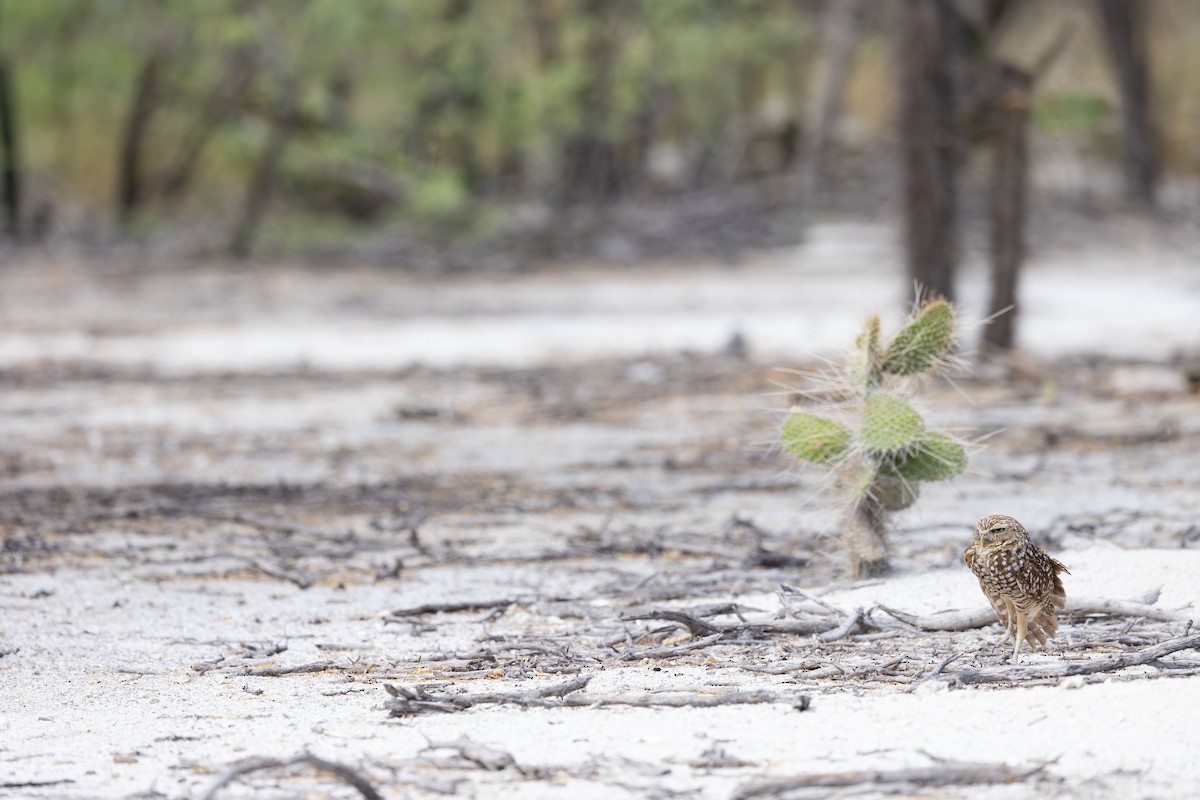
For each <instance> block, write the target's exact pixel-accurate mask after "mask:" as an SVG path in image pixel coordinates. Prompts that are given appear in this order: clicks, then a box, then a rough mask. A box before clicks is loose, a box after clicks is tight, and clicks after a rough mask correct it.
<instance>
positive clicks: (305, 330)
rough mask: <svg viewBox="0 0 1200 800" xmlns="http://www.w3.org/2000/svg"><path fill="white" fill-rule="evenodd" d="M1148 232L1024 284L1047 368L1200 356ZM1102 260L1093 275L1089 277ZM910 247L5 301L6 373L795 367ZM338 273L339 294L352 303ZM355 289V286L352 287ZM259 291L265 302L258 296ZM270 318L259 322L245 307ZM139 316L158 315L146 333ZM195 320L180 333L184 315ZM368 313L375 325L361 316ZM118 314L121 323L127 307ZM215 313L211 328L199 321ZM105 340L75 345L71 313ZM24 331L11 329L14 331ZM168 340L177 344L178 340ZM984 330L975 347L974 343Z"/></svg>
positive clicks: (823, 240) (888, 236) (853, 233)
mask: <svg viewBox="0 0 1200 800" xmlns="http://www.w3.org/2000/svg"><path fill="white" fill-rule="evenodd" d="M1152 236H1153V233H1152V232H1146V231H1140V232H1139V233H1138V234H1137V235H1135V236H1133V237H1132V241H1129V242H1125V243H1123V246H1122V248H1121V249H1119V250H1117V251H1112V250H1111V249H1102V248H1092V249H1090V250H1087V251H1084V252H1080V251H1078V250H1074V249H1071V250H1058V251H1053V252H1049V253H1035V254H1034V255H1033V257H1032V258H1031V261H1030V263H1029V265H1028V266H1027V268H1026V270H1025V274H1024V276H1023V279H1022V286H1021V297H1022V303H1023V308H1022V317H1021V324H1020V326H1019V332H1020V333H1019V336H1020V340H1019V344H1020V346H1021V347H1022V348H1023V349H1026V350H1028V351H1030V352H1032V353H1034V354H1035V355H1038V356H1044V357H1055V356H1062V355H1067V354H1073V353H1103V354H1106V355H1110V356H1119V357H1137V358H1142V359H1147V358H1149V359H1165V358H1168V357H1170V356H1172V355H1175V354H1178V353H1181V352H1189V351H1190V352H1194V351H1196V350H1197V349H1200V324H1198V323H1197V322H1196V310H1197V308H1198V307H1200V272H1198V271H1197V269H1196V258H1197V255H1198V253H1197V251H1196V249H1195V248H1194V247H1192V248H1179V247H1173V246H1170V245H1169V244H1164V243H1162V242H1158V241H1155V240H1154V239H1153V238H1148V237H1152ZM1082 263H1086V270H1085V271H1084V270H1083V269H1082V268H1081V264H1082ZM895 264H896V243H895V235H894V232H893V231H892V230H891V229H889V228H887V227H884V226H880V225H827V226H823V227H817V228H815V229H814V231H813V233H812V236H810V238H809V240H808V241H807V242H806V244H805V245H804V246H802V247H800V248H798V249H796V250H794V251H790V252H788V251H785V252H779V253H773V254H769V255H765V256H762V257H760V258H758V259H756V260H754V261H753V262H751V263H747V264H741V265H737V266H732V267H730V266H718V265H714V264H680V265H676V266H675V267H674V268H667V269H661V268H660V269H654V270H649V271H645V272H643V271H636V270H628V271H626V272H623V273H617V274H613V273H612V272H611V271H597V270H587V269H581V270H577V271H574V272H570V273H566V274H564V273H548V274H544V275H538V276H527V277H523V278H513V277H511V276H500V277H486V276H485V277H475V278H467V279H464V280H449V281H437V282H432V283H431V282H429V281H422V280H420V279H414V278H409V277H404V276H397V277H395V278H394V281H393V282H391V286H390V287H388V288H387V289H386V290H385V291H384V292H383V294H382V296H379V297H370V296H368V297H360V296H348V297H346V298H345V306H346V307H345V308H343V309H341V310H340V313H336V314H330V313H329V309H328V307H327V306H326V307H320V306H318V307H315V308H314V307H311V306H309V305H306V303H305V301H304V300H303V298H302V297H300V296H298V295H297V293H296V290H295V288H294V287H292V286H290V285H289V284H288V283H287V281H286V280H283V279H275V280H273V281H268V282H267V283H266V285H265V286H264V285H259V284H258V283H255V282H254V281H252V280H249V279H243V280H242V282H241V283H236V282H235V283H234V284H233V287H232V289H233V294H234V300H232V301H231V300H230V299H229V296H228V294H227V292H229V291H230V289H231V287H230V286H228V285H225V284H223V283H221V282H220V281H219V280H217V279H213V280H212V281H210V282H209V283H211V284H212V285H211V286H210V285H209V283H205V282H203V277H204V276H203V275H201V276H198V277H196V278H195V279H193V280H190V281H188V282H187V283H186V284H184V285H182V286H180V285H178V284H177V283H176V282H175V281H173V280H171V279H163V280H161V281H159V282H158V283H157V284H154V283H153V282H152V286H153V287H154V288H153V289H151V290H144V293H143V294H141V295H130V296H128V297H126V298H123V294H124V293H127V292H128V289H127V286H126V283H125V282H124V281H121V280H115V279H109V280H108V281H107V282H106V280H105V277H104V275H103V274H100V275H97V276H94V277H93V278H92V279H91V280H93V281H94V285H93V286H92V290H93V291H94V293H95V296H96V299H95V302H94V304H82V305H80V306H77V307H72V308H70V309H63V308H52V307H51V308H48V307H44V306H38V305H37V304H33V305H30V304H29V303H23V304H18V303H15V302H13V301H11V300H10V301H9V302H7V303H5V301H4V299H3V298H2V297H0V309H2V310H3V311H4V317H5V319H6V320H7V322H6V323H0V366H15V365H21V364H30V363H36V362H39V361H42V360H47V359H49V360H86V361H88V362H92V363H98V364H108V365H117V366H149V367H152V368H154V369H155V370H157V371H160V372H163V373H165V374H172V373H192V372H196V371H201V372H222V373H228V372H254V371H259V370H270V369H280V368H291V367H295V366H297V365H311V366H313V367H317V368H322V369H335V370H353V369H399V368H403V367H406V366H409V365H412V364H425V365H427V366H433V367H453V366H455V365H462V364H474V365H497V366H507V367H522V366H531V365H535V364H540V363H545V362H547V361H550V360H556V361H564V360H565V361H586V360H588V359H592V358H600V357H639V356H643V355H655V354H658V355H661V354H664V353H673V352H677V351H679V350H686V349H691V350H694V351H698V352H712V351H714V350H717V349H719V348H720V347H721V346H722V345H723V344H724V343H726V342H727V341H728V340H729V339H730V337H731V336H732V335H733V334H735V333H741V334H742V335H743V336H745V337H746V338H747V339H748V341H749V343H750V345H751V346H752V347H753V348H754V352H755V354H756V355H757V356H758V357H760V358H764V359H768V360H769V359H771V358H778V359H779V360H780V363H788V362H794V361H797V360H806V359H808V358H810V357H811V356H812V355H813V354H814V353H823V352H828V351H829V350H830V349H831V347H834V346H837V345H840V344H841V343H844V342H846V341H849V340H852V338H853V336H854V334H855V333H856V331H857V329H858V328H859V326H861V320H862V318H863V317H864V316H865V315H866V313H868V312H869V311H871V310H875V311H883V312H885V316H889V317H894V316H895V315H894V314H891V313H890V312H893V311H894V310H895V308H896V306H897V304H898V301H899V294H900V293H899V291H898V286H897V281H896V280H895ZM338 274H339V273H338V271H332V272H331V273H330V276H329V277H327V278H326V279H325V280H328V281H331V282H332V283H331V285H330V286H328V291H329V292H330V293H331V294H334V295H336V293H337V292H338V289H337V287H336V280H337V276H338ZM80 275H81V270H79V269H78V268H70V270H69V271H68V272H67V273H65V274H64V273H62V272H59V271H57V270H55V269H54V268H52V267H48V266H46V265H44V264H39V265H38V266H37V267H36V268H35V269H29V270H19V271H17V272H16V274H14V275H10V276H8V277H6V278H5V279H4V280H5V281H6V282H8V283H9V284H10V285H12V286H13V288H14V289H15V291H14V292H10V294H13V295H16V296H18V297H27V296H29V295H30V294H34V295H35V296H36V292H37V291H38V290H39V289H41V290H45V291H50V290H52V288H53V287H54V286H55V285H56V284H57V283H59V282H61V281H64V280H79V279H80ZM985 280H986V279H985V275H984V273H983V270H982V268H981V265H979V264H974V263H972V264H968V265H967V268H965V269H964V276H963V286H962V287H961V291H960V295H961V298H962V305H963V318H964V319H980V318H981V317H982V316H983V315H984V311H983V298H984V296H985V294H986V289H985V286H986V283H985ZM347 282H348V283H353V281H352V280H349V281H347ZM259 294H261V295H262V297H258V295H259ZM245 295H248V296H250V298H251V299H259V300H260V301H261V306H257V307H253V313H246V308H245V307H243V305H244V303H245V302H247V301H246V298H245V297H240V299H239V296H245ZM122 299H124V302H125V303H130V304H141V305H145V306H148V307H149V308H148V311H149V313H141V314H139V315H138V319H137V323H136V324H131V321H130V320H129V319H128V318H126V317H125V316H124V315H123V314H121V313H120V309H121V307H122ZM181 301H182V302H184V303H186V304H187V305H186V306H184V307H183V309H182V310H183V311H184V312H186V313H185V314H183V317H184V318H183V319H181V318H180V313H179V312H180V310H181V309H180V303H181ZM355 304H358V305H362V306H365V307H366V308H367V311H368V312H369V313H363V314H356V313H355ZM114 309H116V313H113V310H114ZM198 312H199V313H198ZM66 313H69V314H70V315H72V318H73V319H76V320H77V319H78V317H80V316H82V318H83V319H85V320H86V319H88V317H89V315H91V323H92V324H91V325H90V326H89V327H87V328H85V329H71V330H63V329H62V328H61V327H58V326H56V325H55V319H56V316H57V315H60V314H66ZM156 323H157V324H156ZM6 326H7V327H10V328H11V329H10V330H7V331H6V330H5V327H6ZM166 326H169V327H168V328H167V329H163V328H164V327H166ZM976 337H977V329H976V330H968V331H967V332H966V340H967V342H968V344H969V343H971V341H972V340H973V339H975V338H976Z"/></svg>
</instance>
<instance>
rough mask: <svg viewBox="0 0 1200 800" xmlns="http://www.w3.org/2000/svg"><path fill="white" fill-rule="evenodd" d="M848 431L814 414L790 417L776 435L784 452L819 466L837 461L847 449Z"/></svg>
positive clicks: (839, 424) (800, 414)
mask: <svg viewBox="0 0 1200 800" xmlns="http://www.w3.org/2000/svg"><path fill="white" fill-rule="evenodd" d="M852 436H853V434H851V432H850V429H849V428H847V427H846V426H845V425H842V424H841V423H840V422H834V421H833V420H831V419H826V418H825V417H818V416H817V415H816V414H805V413H803V412H801V413H798V414H792V415H791V416H790V417H788V418H787V421H786V422H784V423H783V430H782V431H781V432H780V434H779V439H780V442H781V443H782V444H783V447H784V449H785V450H787V451H788V452H789V453H792V454H793V455H797V456H799V457H800V458H803V459H804V460H805V461H814V462H816V463H818V464H822V463H826V462H829V461H836V460H837V459H838V458H840V457H841V456H842V455H843V454H844V453H845V452H846V448H847V447H848V446H849V445H850V439H851V438H852Z"/></svg>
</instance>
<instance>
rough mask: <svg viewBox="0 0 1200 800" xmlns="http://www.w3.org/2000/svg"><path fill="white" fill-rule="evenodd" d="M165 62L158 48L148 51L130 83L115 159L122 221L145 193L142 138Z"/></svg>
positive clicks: (157, 92)
mask: <svg viewBox="0 0 1200 800" xmlns="http://www.w3.org/2000/svg"><path fill="white" fill-rule="evenodd" d="M165 63H166V56H165V54H164V53H163V52H162V51H155V52H153V53H151V54H150V55H148V56H147V57H146V60H145V61H144V62H143V63H142V68H141V70H140V71H139V72H138V77H137V81H136V82H135V84H134V90H133V99H132V101H131V102H130V105H129V116H128V117H126V119H125V128H124V131H123V133H122V135H121V151H120V155H119V158H118V163H117V216H118V218H119V219H120V221H121V223H122V224H127V223H128V222H129V221H130V220H131V219H132V218H133V215H134V214H136V213H137V211H138V210H139V209H140V208H141V205H142V202H143V200H144V199H145V197H146V192H145V186H144V180H145V176H144V174H143V166H144V156H145V150H146V140H147V138H148V134H149V132H150V122H151V120H152V119H153V117H154V112H155V111H156V110H157V108H158V99H159V94H160V92H159V89H160V85H161V80H162V72H163V66H164V64H165Z"/></svg>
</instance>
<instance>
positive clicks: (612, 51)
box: [562, 0, 622, 203]
mask: <svg viewBox="0 0 1200 800" xmlns="http://www.w3.org/2000/svg"><path fill="white" fill-rule="evenodd" d="M619 5H620V3H618V2H617V0H586V2H585V3H584V5H583V10H582V16H583V19H585V20H586V21H587V26H588V38H587V44H586V45H585V48H584V50H585V52H584V60H585V63H586V64H587V66H588V70H589V74H588V78H587V80H586V81H584V85H583V87H582V89H581V90H580V92H579V95H578V97H577V103H578V104H579V108H580V109H581V110H582V112H583V119H582V123H581V124H580V128H579V131H578V132H577V133H575V134H574V135H573V136H570V137H569V138H568V139H567V142H566V144H565V146H564V149H563V159H562V174H563V185H562V192H563V198H564V200H566V201H567V202H599V203H603V202H606V201H608V200H611V199H613V198H614V197H616V196H617V195H618V194H619V193H620V191H621V189H622V176H621V170H620V165H619V160H618V157H617V149H616V147H615V145H614V143H613V141H612V138H611V132H610V131H608V130H607V128H608V125H609V116H610V112H611V110H612V91H613V79H614V71H615V68H616V59H617V54H618V44H619V40H618V37H617V30H616V28H617V23H618V19H619V11H620V9H619V8H618V6H619Z"/></svg>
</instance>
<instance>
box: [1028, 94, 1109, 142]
mask: <svg viewBox="0 0 1200 800" xmlns="http://www.w3.org/2000/svg"><path fill="white" fill-rule="evenodd" d="M1111 114H1112V108H1111V107H1110V106H1109V103H1108V101H1107V100H1105V99H1104V98H1103V97H1101V96H1100V95H1098V94H1095V93H1094V92H1055V93H1053V94H1047V95H1044V96H1042V97H1039V98H1038V99H1037V102H1035V103H1034V106H1033V124H1034V125H1035V126H1037V128H1038V129H1039V130H1042V131H1046V132H1047V133H1057V134H1067V135H1075V136H1079V135H1085V134H1093V133H1095V132H1096V131H1098V130H1099V129H1100V127H1101V125H1103V124H1104V122H1105V121H1106V120H1107V119H1108V118H1109V117H1110V115H1111Z"/></svg>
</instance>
